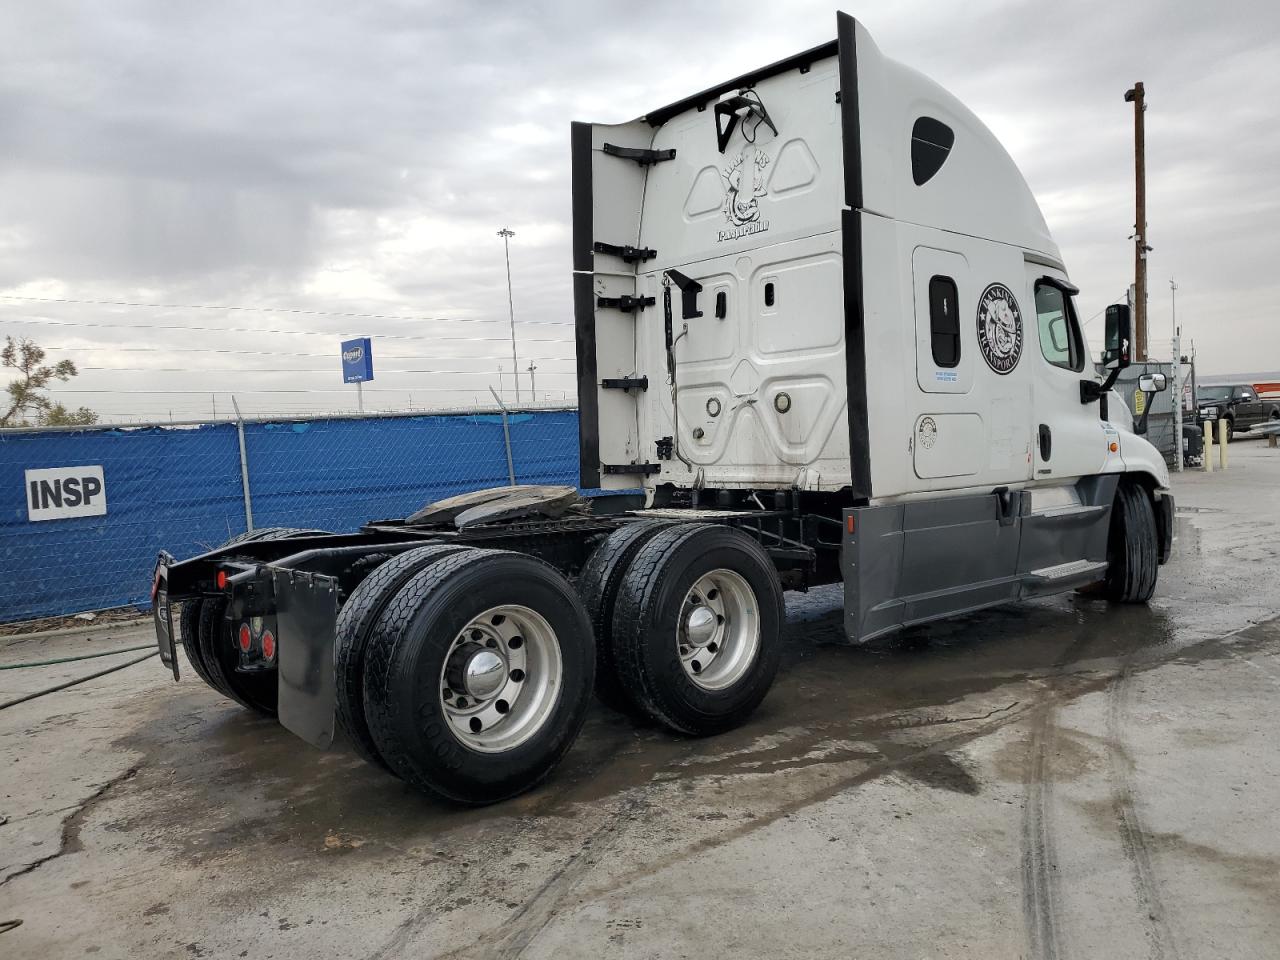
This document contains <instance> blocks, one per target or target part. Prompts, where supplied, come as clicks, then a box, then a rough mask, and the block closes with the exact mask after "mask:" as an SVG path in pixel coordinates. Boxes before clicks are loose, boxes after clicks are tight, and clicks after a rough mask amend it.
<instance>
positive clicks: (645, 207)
mask: <svg viewBox="0 0 1280 960" xmlns="http://www.w3.org/2000/svg"><path fill="white" fill-rule="evenodd" d="M571 153H572V181H573V268H574V273H573V290H574V310H575V324H576V328H577V362H578V381H579V404H580V444H581V448H580V467H581V482H582V485H583V486H584V487H602V488H604V489H606V490H613V491H618V492H619V496H620V497H622V496H623V493H622V492H623V491H630V490H634V489H637V488H640V489H642V490H643V501H642V502H637V503H630V502H625V501H620V502H619V503H618V504H616V505H615V506H618V507H620V509H617V510H616V511H615V512H612V513H607V514H606V513H603V512H602V505H603V504H605V503H607V500H597V501H594V505H595V507H596V509H595V510H593V511H587V510H586V509H585V508H584V505H583V504H582V503H581V502H580V501H579V500H578V498H577V497H576V494H575V492H574V491H573V490H572V489H568V490H567V491H566V490H563V489H559V490H558V489H555V488H552V489H546V488H537V489H528V488H510V489H499V490H493V491H480V492H478V493H476V494H471V495H466V496H464V497H462V498H454V499H453V500H449V501H442V502H440V503H437V504H433V505H429V506H428V507H426V508H424V509H423V510H421V511H419V512H418V513H417V514H415V515H413V516H411V517H408V518H406V519H403V520H394V521H379V522H376V523H371V524H368V525H366V526H365V527H364V528H363V529H362V530H361V532H360V533H357V534H349V535H343V536H333V535H315V534H308V535H306V536H299V535H298V534H297V533H296V532H285V533H283V534H276V533H271V534H268V535H264V536H261V537H258V538H257V539H255V540H252V541H249V542H242V543H240V544H232V545H229V546H228V547H227V548H225V549H223V550H219V551H215V552H214V553H211V554H207V555H205V556H204V557H199V558H195V559H193V560H191V561H188V562H186V563H183V564H176V563H174V562H173V561H172V558H169V557H167V555H165V556H162V558H161V562H160V563H159V565H158V568H157V575H156V598H157V600H156V604H155V608H156V612H157V613H156V620H157V631H158V636H159V637H160V643H161V649H162V653H163V654H164V655H165V660H166V663H171V664H172V666H173V669H174V672H175V675H176V673H177V660H176V655H175V653H174V647H175V633H176V631H175V630H174V628H173V625H172V614H171V613H170V606H171V604H172V603H173V602H174V601H175V600H185V601H187V609H188V610H191V609H194V610H195V611H196V612H195V613H189V612H185V611H184V613H183V615H182V616H181V617H180V626H182V628H183V629H182V634H183V637H182V639H183V643H184V645H185V646H186V647H187V650H188V657H189V658H192V654H193V652H194V654H195V657H194V658H192V663H193V666H195V667H196V669H197V672H199V673H201V676H202V677H204V678H205V679H206V680H207V681H208V682H210V684H211V685H213V686H215V688H218V689H221V690H222V691H223V692H224V693H227V692H228V691H230V692H229V693H228V695H231V696H234V697H236V698H237V699H240V700H242V701H246V700H249V698H247V697H245V696H244V695H243V687H244V684H245V683H246V682H247V681H248V679H249V678H253V680H254V682H255V683H258V684H262V683H263V680H262V678H263V677H270V676H272V675H274V676H275V677H276V688H275V690H268V691H267V694H266V696H265V699H264V698H263V697H262V696H260V697H259V698H258V700H257V701H250V702H249V705H250V706H254V707H256V708H258V709H263V710H268V711H278V715H279V717H280V720H281V722H282V723H283V724H284V725H285V726H287V727H288V728H289V729H291V730H293V731H294V732H296V733H298V734H299V735H300V736H302V737H303V738H304V739H306V740H308V741H309V742H311V743H313V744H315V745H317V746H327V745H328V744H329V742H330V741H331V740H332V739H333V737H334V735H335V730H338V729H340V730H341V731H342V732H343V733H344V734H345V736H346V737H347V739H349V740H350V741H351V742H352V744H353V745H354V746H355V748H356V749H357V751H358V752H360V753H361V754H362V755H363V756H365V757H366V758H367V759H369V760H371V761H372V762H374V763H378V764H380V765H382V766H384V767H386V768H387V769H389V770H390V771H391V772H393V773H394V774H396V775H397V776H400V777H401V778H403V779H405V780H406V781H407V782H409V783H411V784H414V785H415V786H418V787H420V788H421V789H423V790H426V791H429V792H435V793H439V794H442V795H444V796H446V797H449V798H451V799H454V800H457V801H460V802H470V803H484V802H493V801H495V800H499V799H502V798H504V797H507V796H510V795H512V794H513V793H516V792H519V791H520V790H524V789H528V788H529V787H530V786H532V785H533V784H534V783H537V782H538V781H539V780H540V779H541V778H542V777H544V776H546V775H547V773H549V772H550V770H551V769H552V768H553V767H554V765H555V763H556V762H557V761H558V760H559V758H560V757H561V756H562V755H563V753H564V752H565V751H566V750H567V749H568V746H569V745H570V744H571V743H572V741H573V738H574V736H575V735H576V732H577V730H578V728H579V727H580V726H581V723H582V721H583V717H584V716H585V711H586V706H587V700H588V698H589V695H590V690H591V688H592V687H593V686H594V688H595V691H596V693H597V695H598V696H599V698H600V699H601V700H602V701H604V702H605V703H606V704H609V705H611V706H616V707H619V708H621V709H624V710H626V711H629V712H631V713H634V714H637V715H641V716H645V717H648V718H650V719H652V720H655V721H657V722H659V723H661V724H663V725H665V726H667V727H668V728H670V729H672V730H674V731H677V732H680V733H683V734H687V735H706V734H711V733H715V732H718V731H720V730H724V729H728V728H730V727H732V726H734V725H736V724H739V723H741V722H742V721H743V720H744V719H745V717H747V716H748V715H749V714H750V713H751V711H752V710H754V708H755V707H756V706H757V705H758V704H759V703H760V701H761V700H762V699H763V697H764V696H765V694H766V693H767V691H768V689H769V685H770V684H771V682H772V679H773V676H774V672H775V670H776V667H777V658H778V641H779V634H780V630H781V625H782V622H783V602H782V593H783V589H784V588H795V589H805V588H807V587H808V586H810V585H814V584H821V583H837V582H841V581H842V582H843V584H844V607H845V625H846V632H847V634H848V637H849V639H850V640H851V641H853V642H861V641H865V640H868V639H871V638H874V637H878V636H881V635H884V634H887V633H890V632H892V631H895V630H898V629H901V628H903V627H905V626H908V625H912V624H918V623H923V622H928V621H930V620H934V619H937V618H939V617H945V616H949V615H952V614H955V613H959V612H964V611H969V610H975V609H979V608H982V607H986V606H991V605H994V604H998V603H1003V602H1007V601H1010V600H1016V599H1021V598H1026V597H1032V596H1038V595H1043V594H1050V593H1057V592H1063V591H1067V590H1071V589H1075V588H1079V587H1085V586H1090V585H1093V584H1101V589H1102V590H1103V592H1104V593H1105V594H1106V596H1108V597H1109V598H1111V599H1113V600H1117V601H1124V602H1145V601H1146V600H1147V599H1148V598H1149V597H1150V596H1151V593H1152V591H1153V590H1154V587H1155V582H1156V576H1157V571H1158V566H1159V565H1160V564H1161V563H1163V562H1164V561H1165V560H1166V559H1167V557H1168V555H1169V551H1170V549H1171V544H1172V520H1173V501H1172V498H1171V496H1170V494H1169V489H1168V473H1167V470H1166V468H1165V465H1164V462H1163V460H1162V459H1161V457H1160V456H1159V454H1158V453H1157V452H1156V451H1155V449H1154V448H1153V447H1152V446H1151V445H1150V444H1149V443H1148V442H1147V441H1146V440H1145V439H1143V438H1141V437H1138V436H1136V435H1134V434H1133V433H1132V432H1131V431H1130V430H1126V429H1123V428H1122V427H1120V426H1117V425H1115V424H1112V423H1110V422H1109V421H1108V420H1107V417H1106V409H1105V404H1106V401H1105V397H1106V394H1107V392H1108V391H1109V389H1110V387H1111V385H1112V383H1114V380H1115V376H1116V374H1118V372H1119V370H1120V368H1122V367H1123V366H1125V365H1127V363H1128V337H1129V330H1128V315H1127V310H1126V309H1125V308H1123V307H1112V308H1109V309H1108V312H1107V319H1106V330H1107V334H1106V336H1107V344H1106V349H1105V351H1104V357H1103V360H1104V363H1105V365H1106V366H1107V368H1108V370H1109V371H1110V374H1109V376H1108V379H1107V382H1105V383H1099V382H1098V381H1097V380H1096V379H1095V377H1094V376H1093V374H1092V365H1091V364H1089V362H1088V360H1089V358H1088V353H1087V347H1086V344H1085V341H1084V337H1083V334H1082V331H1081V326H1080V322H1079V319H1078V317H1077V315H1076V311H1075V307H1074V303H1073V297H1074V295H1075V293H1076V289H1075V287H1074V286H1072V284H1071V282H1070V280H1069V279H1068V277H1067V274H1066V271H1065V268H1064V266H1063V264H1062V262H1061V257H1060V255H1059V252H1058V249H1057V247H1056V245H1055V244H1054V243H1053V240H1052V238H1051V237H1050V236H1049V233H1048V230H1047V228H1046V227H1045V224H1044V220H1043V218H1042V217H1041V215H1040V211H1039V208H1038V207H1037V205H1036V203H1035V200H1034V198H1033V197H1032V195H1031V193H1030V191H1029V189H1028V188H1027V186H1026V184H1025V182H1024V181H1023V179H1022V177H1021V175H1020V174H1019V172H1018V170H1017V168H1016V167H1015V166H1014V164H1013V162H1012V160H1010V158H1009V157H1008V155H1007V154H1006V153H1005V151H1004V150H1003V148H1001V147H1000V145H999V144H998V143H997V141H996V140H995V138H994V137H993V136H992V135H991V134H990V132H989V131H987V130H986V128H985V127H984V126H983V125H982V124H981V122H980V121H978V120H977V118H976V117H974V116H973V114H972V113H970V112H969V111H968V110H966V109H965V108H964V107H963V106H962V105H961V104H960V103H959V102H958V101H956V100H955V99H954V98H953V97H951V96H950V95H949V94H947V93H946V92H945V91H944V90H942V89H941V88H940V87H938V86H937V85H936V84H934V83H933V82H932V81H930V80H928V79H926V78H925V77H923V76H921V75H920V74H918V73H916V72H914V71H912V70H910V69H908V68H906V67H903V66H901V65H900V64H897V63H895V62H893V61H892V60H889V59H887V58H885V57H884V56H883V55H882V54H881V53H880V51H879V50H878V48H877V47H876V46H875V44H874V42H873V41H872V40H871V38H870V36H869V35H868V34H867V33H866V31H865V30H864V29H863V28H862V27H861V26H860V25H859V24H857V23H856V22H855V21H854V20H853V19H852V18H850V17H848V16H845V15H843V14H841V15H839V16H838V19H837V39H836V40H835V41H833V42H831V43H829V44H825V45H822V46H820V47H816V48H813V49H811V50H808V51H805V52H803V53H801V54H797V55H796V56H793V57H790V58H788V59H786V60H782V61H779V62H778V63H775V64H773V65H771V66H769V67H765V68H763V69H761V70H758V71H755V72H753V73H751V74H747V75H745V76H743V77H739V78H737V79H735V80H732V81H730V82H728V83H724V84H721V85H719V86H716V87H712V88H710V89H708V90H705V91H703V92H701V93H698V94H695V95H693V96H691V97H689V98H686V99H685V100H682V101H680V102H678V103H675V104H672V105H670V106H668V107H664V108H662V109H660V110H656V111H653V112H652V113H650V114H647V115H646V116H644V117H641V118H639V119H638V120H635V121H632V122H630V123H624V124H616V125H595V124H585V123H575V124H574V125H573V128H572V131H571ZM571 584H572V585H571ZM268 634H269V635H270V636H271V640H272V642H271V644H270V645H269V646H270V655H268V651H267V645H266V644H265V637H266V636H267V635H268ZM229 650H233V651H234V654H233V653H229V652H228V651H229ZM197 663H199V664H200V665H197ZM202 667H203V669H202ZM266 685H267V686H268V687H269V686H270V682H269V681H266ZM259 692H261V691H259ZM272 695H274V699H272Z"/></svg>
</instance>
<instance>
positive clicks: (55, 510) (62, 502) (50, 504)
mask: <svg viewBox="0 0 1280 960" xmlns="http://www.w3.org/2000/svg"><path fill="white" fill-rule="evenodd" d="M26 486H27V519H28V520H30V521H32V522H35V521H37V520H65V519H67V518H68V517H101V516H103V515H105V514H106V512H107V486H106V482H105V481H104V480H103V478H102V467H101V466H94V467H50V468H48V469H45V470H27V471H26Z"/></svg>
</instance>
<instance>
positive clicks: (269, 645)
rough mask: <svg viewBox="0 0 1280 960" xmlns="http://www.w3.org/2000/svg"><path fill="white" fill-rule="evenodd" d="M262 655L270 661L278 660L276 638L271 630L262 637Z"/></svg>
mask: <svg viewBox="0 0 1280 960" xmlns="http://www.w3.org/2000/svg"><path fill="white" fill-rule="evenodd" d="M262 655H263V656H264V657H266V658H267V659H268V660H274V659H275V658H276V638H275V635H274V634H273V633H272V632H271V631H270V630H268V631H267V632H266V633H264V634H263V635H262Z"/></svg>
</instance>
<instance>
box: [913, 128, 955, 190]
mask: <svg viewBox="0 0 1280 960" xmlns="http://www.w3.org/2000/svg"><path fill="white" fill-rule="evenodd" d="M955 142H956V134H955V131H954V130H952V129H951V128H950V127H948V126H947V125H946V124H945V123H943V122H942V121H941V120H935V119H933V117H921V118H920V119H918V120H917V121H916V122H915V124H914V125H913V126H912V127H911V179H912V180H914V181H915V182H916V186H917V187H918V186H921V185H922V184H925V183H928V182H929V181H930V180H932V179H933V175H934V174H935V173H937V172H938V171H939V170H941V169H942V165H943V164H944V163H946V160H947V157H948V155H949V154H950V153H951V146H952V144H954V143H955Z"/></svg>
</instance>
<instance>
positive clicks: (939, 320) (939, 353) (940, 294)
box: [929, 277, 960, 367]
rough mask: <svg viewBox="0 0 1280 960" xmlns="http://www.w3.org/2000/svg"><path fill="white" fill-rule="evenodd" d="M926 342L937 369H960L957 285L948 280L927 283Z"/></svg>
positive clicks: (942, 279) (947, 278)
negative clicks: (927, 323) (928, 341)
mask: <svg viewBox="0 0 1280 960" xmlns="http://www.w3.org/2000/svg"><path fill="white" fill-rule="evenodd" d="M929 340H930V343H931V345H932V348H933V362H934V363H935V364H936V365H937V366H939V367H955V366H959V364H960V310H959V307H958V305H957V304H956V282H955V281H954V280H952V279H951V278H950V277H933V278H931V279H930V280H929Z"/></svg>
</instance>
